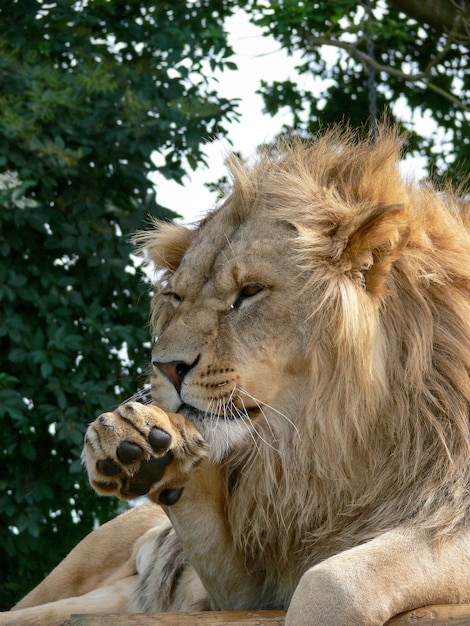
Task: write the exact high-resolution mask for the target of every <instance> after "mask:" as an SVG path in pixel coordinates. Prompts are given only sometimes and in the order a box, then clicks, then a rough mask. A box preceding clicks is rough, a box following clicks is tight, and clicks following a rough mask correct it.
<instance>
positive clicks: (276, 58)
mask: <svg viewBox="0 0 470 626" xmlns="http://www.w3.org/2000/svg"><path fill="white" fill-rule="evenodd" d="M227 30H228V31H229V33H230V35H229V40H230V43H231V45H232V48H233V50H234V52H235V55H234V57H232V59H231V60H233V61H235V63H236V64H237V66H238V70H237V71H230V70H227V71H225V72H223V73H220V72H219V73H218V75H217V78H218V81H219V82H218V83H216V85H217V90H218V92H219V93H220V95H221V96H223V97H226V98H229V99H230V98H241V102H240V103H239V105H238V110H239V113H240V118H239V121H236V122H232V123H228V122H226V123H225V127H226V128H228V130H229V133H228V137H229V139H230V141H231V142H232V143H231V145H230V144H229V143H228V142H227V141H225V140H216V141H211V142H208V143H207V145H206V148H205V150H204V151H205V153H206V154H207V162H208V164H209V167H203V166H201V167H200V168H199V169H198V170H197V171H195V172H192V173H191V174H188V175H187V176H186V177H185V178H184V184H183V185H179V184H178V183H176V182H174V181H168V180H166V179H165V178H164V177H163V176H162V175H161V174H158V173H155V174H154V175H153V176H152V180H153V181H154V182H155V185H156V190H157V201H158V202H159V203H160V204H162V205H163V206H166V207H168V208H169V209H172V210H173V211H176V212H177V213H179V214H180V215H182V216H183V220H182V221H183V222H192V221H194V220H198V219H199V218H201V217H202V216H203V215H204V213H205V212H206V211H208V210H209V209H211V208H212V207H213V206H214V205H215V203H216V201H217V197H216V194H215V193H213V192H210V191H209V190H208V189H207V188H206V187H205V186H204V183H206V182H207V183H209V182H212V183H214V182H216V181H217V180H218V179H219V178H220V177H221V176H223V175H224V174H226V169H225V166H224V159H225V155H226V154H227V153H228V152H229V151H230V150H235V151H237V152H240V153H241V154H242V155H243V156H244V157H249V156H250V155H253V154H254V153H255V150H256V146H258V145H259V144H261V143H265V142H267V141H270V140H272V139H273V138H274V137H275V135H276V134H277V133H279V131H280V130H281V127H282V125H283V124H284V123H286V124H289V123H291V118H290V116H289V114H288V113H287V112H285V113H284V114H283V113H282V112H281V113H279V114H278V115H276V116H270V115H264V114H263V112H262V109H263V100H262V97H261V96H260V95H258V94H256V93H255V91H256V89H258V87H259V84H260V80H261V79H262V78H266V79H267V80H268V81H273V80H286V79H289V78H290V79H292V80H297V82H299V83H300V85H301V86H302V87H303V88H308V89H310V91H312V92H313V91H314V92H316V93H317V94H319V93H321V89H320V88H319V86H320V84H321V82H322V80H321V78H317V79H314V78H313V77H312V78H303V77H301V78H299V76H298V75H297V73H296V72H295V70H294V67H295V65H296V64H298V63H299V61H300V58H301V57H300V54H299V55H297V56H296V57H292V56H290V57H289V56H288V55H287V53H286V52H285V51H284V50H282V49H281V48H280V46H279V44H278V43H277V42H276V41H275V40H274V39H273V38H271V37H263V35H262V34H261V29H260V28H258V27H256V26H254V25H253V24H251V23H250V22H249V18H248V16H247V14H246V13H244V12H243V11H242V10H239V11H238V12H237V13H236V14H235V15H234V16H233V17H232V18H230V20H229V21H228V23H227ZM324 50H325V51H324V53H325V54H331V55H332V56H333V55H335V54H337V52H336V51H335V50H332V49H331V48H328V49H324ZM401 104H402V103H400V102H397V103H395V106H394V111H395V114H397V115H399V116H400V117H402V118H403V119H407V120H408V122H410V121H411V120H412V121H413V123H414V124H415V125H416V128H417V130H421V131H422V130H423V128H422V127H421V128H420V126H421V125H422V124H423V123H424V124H427V132H429V130H430V126H429V124H430V120H421V119H415V116H414V115H413V114H412V113H411V112H410V111H409V110H405V109H406V107H405V109H404V107H403V106H401ZM431 123H432V122H431ZM156 161H157V162H158V158H157V159H156ZM406 171H407V173H408V174H409V175H411V176H422V175H423V170H422V165H421V163H420V160H419V158H418V159H409V160H407V165H406Z"/></svg>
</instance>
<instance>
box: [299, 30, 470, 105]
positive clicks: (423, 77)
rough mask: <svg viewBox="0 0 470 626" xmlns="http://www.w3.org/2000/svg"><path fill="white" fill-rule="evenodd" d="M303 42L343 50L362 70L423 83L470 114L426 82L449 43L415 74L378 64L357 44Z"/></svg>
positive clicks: (329, 40)
mask: <svg viewBox="0 0 470 626" xmlns="http://www.w3.org/2000/svg"><path fill="white" fill-rule="evenodd" d="M305 41H306V43H308V45H309V46H310V47H311V48H315V47H319V46H332V47H334V48H339V49H341V50H345V51H346V52H347V53H348V54H349V55H350V56H351V57H352V58H353V59H355V60H356V61H358V62H359V63H361V64H362V66H363V67H364V68H371V69H373V70H374V71H376V72H384V73H386V74H388V75H389V76H393V77H395V78H398V79H400V80H403V81H404V82H407V83H423V84H424V85H425V86H426V87H427V88H429V89H431V90H432V91H434V92H436V93H438V94H439V95H440V96H442V97H443V98H446V100H449V101H450V102H452V104H454V105H455V106H456V107H458V108H459V109H461V110H462V111H465V112H466V113H469V112H470V108H469V107H468V106H467V105H466V104H464V103H463V102H462V101H461V100H459V99H458V98H456V97H455V96H453V95H452V94H451V93H448V92H447V91H445V90H444V89H441V88H440V87H437V85H434V84H433V83H431V82H429V81H428V80H427V79H429V78H430V77H431V69H432V68H433V67H435V66H436V65H437V64H438V63H440V61H442V59H443V58H444V56H445V55H446V53H447V50H448V47H449V46H450V43H451V41H448V42H447V45H446V47H445V48H444V50H442V51H441V52H440V53H439V54H438V55H436V56H435V57H434V58H433V59H431V60H430V61H429V63H428V65H427V66H426V70H425V71H424V72H418V73H417V74H409V73H407V72H402V71H401V70H398V69H396V68H395V67H391V66H389V65H384V64H383V63H379V62H378V61H376V60H375V59H373V58H372V57H371V56H369V55H368V54H366V53H365V52H362V51H361V50H358V48H357V47H356V46H357V44H352V43H348V42H346V41H340V40H338V39H332V38H327V37H313V36H312V35H310V34H307V35H306V37H305Z"/></svg>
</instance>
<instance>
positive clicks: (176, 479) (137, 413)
mask: <svg viewBox="0 0 470 626" xmlns="http://www.w3.org/2000/svg"><path fill="white" fill-rule="evenodd" d="M205 454H206V444H205V443H204V441H203V439H202V437H201V435H200V434H199V432H198V431H197V429H196V427H195V426H194V425H193V424H192V423H191V422H189V421H188V420H187V419H186V418H184V417H183V416H182V415H176V414H167V413H165V412H163V411H162V410H161V409H159V408H158V407H155V406H152V405H150V406H146V405H142V404H138V403H129V404H125V405H122V406H120V407H119V408H118V409H117V410H116V411H115V412H114V413H103V415H100V416H99V417H98V419H96V420H95V421H94V422H93V423H92V424H91V425H90V426H89V428H88V430H87V433H86V435H85V447H84V450H83V456H82V458H83V461H84V463H85V465H86V468H87V470H88V475H89V478H90V482H91V484H92V486H93V487H94V488H95V489H96V490H97V491H98V492H99V493H102V494H105V495H111V494H115V495H117V496H118V497H120V498H123V499H131V498H136V497H137V496H142V495H145V494H148V493H149V492H157V495H158V497H159V499H160V501H161V503H162V504H165V505H171V504H174V503H175V502H177V501H178V500H179V498H180V496H181V493H182V486H181V485H182V484H184V482H185V481H186V480H187V478H188V473H189V471H190V470H191V468H192V467H193V466H194V465H195V464H196V463H197V462H199V461H200V460H201V459H202V458H203V457H204V456H205Z"/></svg>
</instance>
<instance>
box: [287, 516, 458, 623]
mask: <svg viewBox="0 0 470 626" xmlns="http://www.w3.org/2000/svg"><path fill="white" fill-rule="evenodd" d="M469 555H470V530H468V529H467V530H464V531H461V532H460V533H458V534H455V535H453V536H452V537H450V538H445V539H442V540H441V541H439V542H438V541H434V542H431V541H430V540H429V538H428V537H427V534H426V532H425V531H423V530H421V529H413V528H412V527H408V528H405V529H397V530H394V531H391V532H389V533H385V534H384V535H382V536H381V537H378V538H376V539H373V540H372V541H370V542H368V543H366V544H363V545H361V546H358V547H356V548H352V549H351V550H346V551H345V552H342V553H340V554H338V555H336V556H334V557H332V558H329V559H327V560H326V561H324V562H323V563H321V564H320V565H317V566H315V567H313V568H311V569H310V570H308V571H307V572H306V573H305V574H304V576H303V577H302V578H301V580H300V583H299V585H298V587H297V589H296V591H295V593H294V596H293V598H292V602H291V604H290V607H289V610H288V613H287V619H286V626H307V625H308V626H336V625H337V624H355V625H357V626H360V625H364V626H365V625H367V626H381V625H382V624H383V623H384V622H386V621H387V620H388V619H390V618H391V617H393V616H394V615H396V614H398V613H401V612H402V611H406V610H410V609H413V608H417V607H419V606H423V605H426V604H455V603H462V602H468V601H470V556H469Z"/></svg>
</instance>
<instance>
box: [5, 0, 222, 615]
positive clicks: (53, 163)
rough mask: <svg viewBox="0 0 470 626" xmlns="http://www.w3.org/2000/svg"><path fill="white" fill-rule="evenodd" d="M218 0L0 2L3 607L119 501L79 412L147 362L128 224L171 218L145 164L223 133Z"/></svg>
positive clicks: (188, 156) (112, 394)
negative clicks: (99, 481) (102, 490)
mask: <svg viewBox="0 0 470 626" xmlns="http://www.w3.org/2000/svg"><path fill="white" fill-rule="evenodd" d="M225 14H226V7H225V4H224V2H223V1H221V0H220V1H219V0H215V1H214V0H198V1H197V2H192V1H191V0H188V1H187V2H185V1H182V2H176V3H174V2H165V1H159V2H155V1H154V0H133V1H132V2H126V1H124V0H112V1H109V0H88V1H87V0H83V1H81V0H62V1H61V2H57V3H45V2H42V0H16V1H14V2H10V3H8V7H7V8H1V9H0V19H1V23H2V30H1V34H0V85H1V89H0V137H1V140H0V301H1V314H0V341H1V350H0V419H1V423H2V434H3V437H2V470H1V474H0V528H1V532H2V536H3V541H2V546H1V548H0V551H1V553H0V560H1V562H2V564H3V568H2V570H3V573H4V578H3V581H2V590H1V607H2V608H3V609H6V608H9V607H10V606H11V605H12V604H13V602H14V601H15V600H17V599H18V598H19V597H20V596H22V595H23V594H24V593H26V592H27V591H28V590H29V589H31V588H32V587H33V586H34V585H35V584H36V583H37V582H38V581H39V580H40V579H41V578H42V577H43V576H44V575H45V574H47V573H48V571H50V569H51V568H52V566H53V565H55V564H56V563H57V562H58V561H59V560H60V559H61V558H63V556H64V555H65V554H66V553H67V552H68V551H69V550H70V549H71V547H72V546H73V545H75V544H76V543H77V542H78V540H79V539H81V537H82V536H83V535H85V534H86V533H87V532H88V531H89V530H90V529H91V528H92V526H93V525H94V524H95V523H96V522H99V521H103V520H105V519H107V518H109V517H111V516H112V515H114V514H115V513H116V511H117V510H118V509H119V505H118V503H117V502H116V501H113V500H111V499H109V500H108V499H104V500H99V499H98V498H97V497H96V495H95V494H94V493H93V492H92V490H91V488H90V487H89V486H88V485H87V481H86V476H85V473H84V471H83V470H82V468H81V466H80V451H81V447H82V441H83V434H84V430H85V428H86V425H87V423H88V422H90V421H91V420H92V419H94V418H95V417H96V415H97V414H98V413H99V412H101V411H103V410H107V409H113V408H114V407H115V406H116V405H117V404H119V402H121V401H123V400H125V399H126V398H127V397H129V396H131V395H132V394H133V393H134V392H135V391H136V389H137V388H138V387H139V385H140V384H141V383H142V380H143V379H144V375H143V372H144V369H145V367H146V363H147V361H148V360H149V346H148V343H147V341H148V333H147V328H146V318H147V309H148V298H147V294H146V293H145V292H146V290H147V287H146V286H145V285H144V283H143V282H142V281H141V279H140V276H139V274H138V272H136V269H135V267H134V265H133V263H132V260H131V259H130V256H129V254H130V252H131V246H130V244H129V243H128V241H127V240H128V237H129V235H130V234H131V233H132V232H133V231H134V230H136V229H137V228H139V227H142V225H143V224H144V221H145V219H146V218H147V216H148V215H152V216H154V217H158V218H160V219H167V220H168V219H171V218H172V217H173V216H174V214H172V213H171V212H170V211H168V210H167V209H165V208H164V207H162V206H160V205H159V204H158V202H157V200H156V196H155V193H154V190H153V189H152V186H151V184H150V182H149V180H148V173H149V172H150V171H151V170H155V169H157V167H156V166H155V164H154V163H153V161H152V154H153V153H154V152H158V153H160V154H161V155H163V156H164V159H163V164H162V165H161V166H160V167H159V168H158V169H159V170H160V171H161V172H162V173H163V174H164V175H165V176H166V177H169V178H173V179H176V180H181V178H182V176H183V174H184V172H185V171H186V170H187V169H188V166H189V167H191V166H192V167H194V166H195V165H196V164H198V163H200V162H201V160H202V159H203V154H202V151H201V146H202V144H203V141H204V140H205V139H206V138H207V137H208V136H211V135H212V136H213V135H217V134H219V133H223V132H224V126H223V124H224V121H226V120H228V119H230V118H231V117H233V113H234V106H233V104H232V103H230V102H228V101H226V100H224V99H222V98H219V97H218V96H217V94H216V93H215V91H214V90H213V89H211V88H210V87H209V85H208V82H207V79H206V73H207V67H212V68H216V67H217V68H223V67H225V66H227V65H228V64H229V57H230V55H231V50H230V47H229V46H228V45H227V43H226V37H225V32H224V27H223V20H224V16H225Z"/></svg>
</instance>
